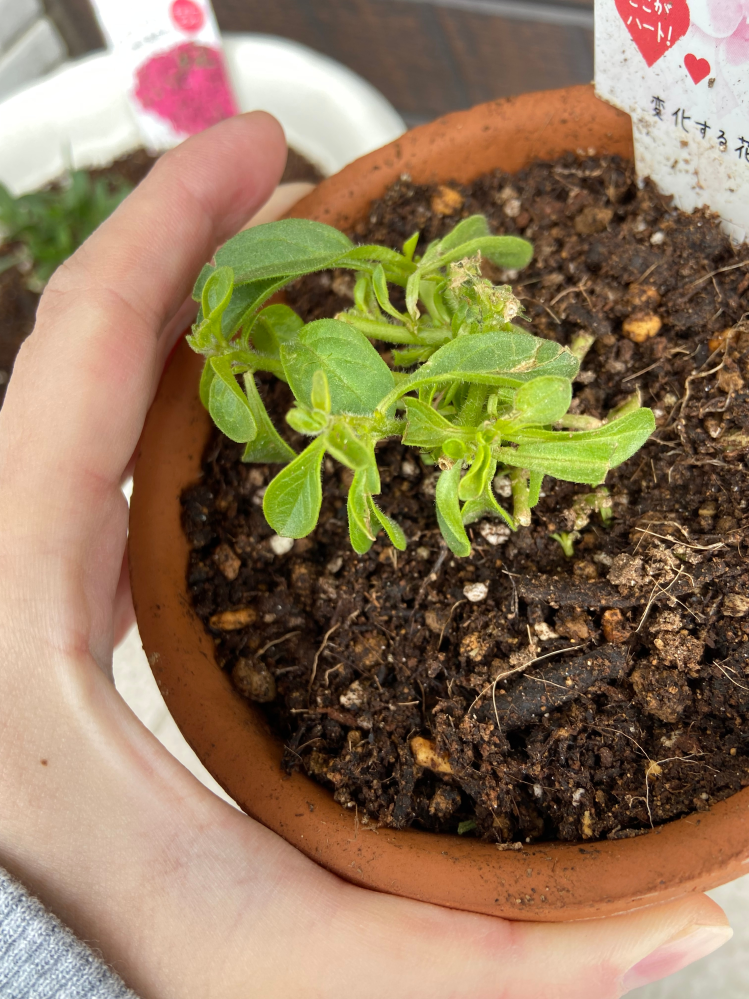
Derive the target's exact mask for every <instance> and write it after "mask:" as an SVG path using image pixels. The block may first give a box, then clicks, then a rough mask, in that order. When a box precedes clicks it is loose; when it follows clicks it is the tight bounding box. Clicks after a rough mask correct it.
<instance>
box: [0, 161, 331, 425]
mask: <svg viewBox="0 0 749 999" xmlns="http://www.w3.org/2000/svg"><path fill="white" fill-rule="evenodd" d="M155 162H156V158H155V157H154V156H151V155H150V154H149V153H147V152H146V150H145V149H136V150H135V152H133V153H129V154H128V155H127V156H123V157H122V158H121V159H119V160H116V161H115V162H114V163H112V164H111V165H110V166H107V167H103V168H102V169H100V170H90V171H89V173H90V174H91V176H92V177H107V178H110V179H111V180H112V181H115V182H116V181H121V180H125V181H127V182H128V183H129V184H132V185H133V186H135V185H136V184H138V183H140V181H141V180H143V178H144V177H145V175H146V174H147V173H148V171H149V170H150V169H151V167H152V166H153V164H154V163H155ZM299 180H306V181H309V182H310V183H312V184H318V183H319V182H320V181H321V180H322V174H321V173H320V171H319V170H318V169H317V167H316V166H314V165H313V164H312V163H310V162H309V160H307V159H305V158H304V156H302V155H301V153H298V152H296V150H294V149H290V150H289V155H288V159H287V161H286V168H285V170H284V173H283V177H282V178H281V183H282V184H286V183H291V182H292V181H299ZM6 249H12V247H7V246H6V244H4V243H3V242H2V238H1V237H0V256H2V255H3V254H4V252H5V250H6ZM38 304H39V295H38V293H37V292H35V291H31V290H30V289H29V288H27V287H26V282H25V275H24V274H23V273H22V271H21V270H20V269H19V268H18V267H11V268H9V269H8V270H6V271H3V272H2V273H0V406H2V404H3V399H4V398H5V389H6V386H7V384H8V380H9V378H10V373H11V371H12V370H13V362H14V361H15V359H16V354H17V353H18V351H19V350H20V348H21V344H22V343H23V341H24V340H25V339H26V337H27V336H28V335H29V333H31V331H32V329H33V328H34V321H35V319H36V307H37V305H38Z"/></svg>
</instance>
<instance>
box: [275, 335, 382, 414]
mask: <svg viewBox="0 0 749 999" xmlns="http://www.w3.org/2000/svg"><path fill="white" fill-rule="evenodd" d="M281 361H282V363H283V367H284V372H285V374H286V377H287V379H288V382H289V385H290V386H291V390H292V392H293V393H294V395H295V397H296V398H297V399H298V400H299V402H301V403H303V404H304V405H307V406H309V405H311V402H312V381H313V378H314V375H315V372H316V371H324V372H325V376H326V377H327V380H328V386H329V388H330V399H331V411H332V412H333V413H334V414H341V413H349V414H353V415H357V416H369V415H371V414H372V413H374V411H375V409H376V408H377V404H378V403H379V402H380V401H381V400H382V398H383V396H385V395H387V393H388V392H390V391H391V390H392V388H393V384H394V378H393V373H392V371H391V370H390V368H388V366H387V364H385V362H384V361H383V360H382V358H381V357H380V355H379V354H378V353H377V351H376V350H375V348H374V347H373V346H372V344H371V343H370V342H369V340H367V338H366V337H365V336H364V334H363V333H360V332H359V331H358V330H356V329H354V328H353V326H350V325H348V323H341V322H338V320H336V319H318V320H317V321H316V322H314V323H310V324H309V325H308V326H305V328H304V329H303V330H302V331H301V332H300V333H299V335H298V337H297V338H296V339H295V340H294V341H291V342H287V343H283V344H281Z"/></svg>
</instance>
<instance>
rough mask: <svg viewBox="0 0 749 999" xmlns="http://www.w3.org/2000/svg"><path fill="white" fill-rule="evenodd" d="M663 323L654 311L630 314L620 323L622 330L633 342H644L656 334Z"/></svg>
mask: <svg viewBox="0 0 749 999" xmlns="http://www.w3.org/2000/svg"><path fill="white" fill-rule="evenodd" d="M662 325H663V323H662V321H661V319H660V318H659V317H658V316H657V315H656V314H655V313H654V312H648V313H646V314H645V315H644V316H630V317H629V318H628V319H625V320H624V322H623V323H622V331H623V332H624V335H625V336H626V337H627V339H629V340H632V342H633V343H645V341H646V340H652V338H653V337H654V336H657V335H658V333H659V332H660V329H661V326H662Z"/></svg>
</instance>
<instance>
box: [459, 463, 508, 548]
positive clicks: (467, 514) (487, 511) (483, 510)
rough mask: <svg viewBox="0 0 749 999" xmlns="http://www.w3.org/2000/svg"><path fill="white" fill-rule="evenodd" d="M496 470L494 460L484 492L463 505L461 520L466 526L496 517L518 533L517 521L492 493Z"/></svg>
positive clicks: (489, 468) (487, 472)
mask: <svg viewBox="0 0 749 999" xmlns="http://www.w3.org/2000/svg"><path fill="white" fill-rule="evenodd" d="M496 470H497V462H496V459H494V458H492V459H491V460H490V462H489V466H488V468H487V471H486V474H485V477H484V482H485V487H484V490H483V491H482V493H481V494H480V495H479V496H477V497H476V498H475V499H471V500H468V501H467V502H466V503H464V504H463V509H462V510H461V518H462V520H463V523H464V524H473V523H475V521H477V520H481V518H482V517H486V516H495V517H499V518H501V519H502V520H504V521H505V523H506V524H507V526H508V527H509V528H510V530H511V531H516V530H517V524H516V523H515V520H514V519H513V517H511V516H510V514H509V513H508V512H507V511H506V510H505V509H504V507H501V506H500V505H499V503H498V502H497V500H496V497H495V495H494V493H493V491H492V480H493V479H494V473H495V472H496Z"/></svg>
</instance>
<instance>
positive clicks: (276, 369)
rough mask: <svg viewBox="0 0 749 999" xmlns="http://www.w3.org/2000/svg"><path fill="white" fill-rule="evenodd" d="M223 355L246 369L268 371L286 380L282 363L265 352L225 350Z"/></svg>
mask: <svg viewBox="0 0 749 999" xmlns="http://www.w3.org/2000/svg"><path fill="white" fill-rule="evenodd" d="M225 356H226V357H228V358H229V360H230V361H231V362H232V363H234V364H240V365H243V366H244V370H246V371H270V372H271V374H274V375H275V376H276V377H277V378H280V379H281V380H282V381H286V375H285V373H284V370H283V365H282V364H281V362H280V360H278V359H277V358H275V357H269V356H268V355H267V354H258V353H256V352H255V351H254V350H241V349H240V350H231V351H227V352H226V354H225ZM238 373H241V372H238Z"/></svg>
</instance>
